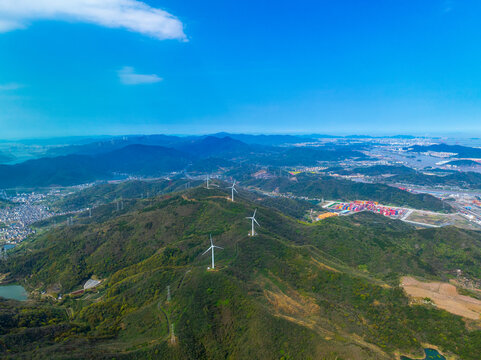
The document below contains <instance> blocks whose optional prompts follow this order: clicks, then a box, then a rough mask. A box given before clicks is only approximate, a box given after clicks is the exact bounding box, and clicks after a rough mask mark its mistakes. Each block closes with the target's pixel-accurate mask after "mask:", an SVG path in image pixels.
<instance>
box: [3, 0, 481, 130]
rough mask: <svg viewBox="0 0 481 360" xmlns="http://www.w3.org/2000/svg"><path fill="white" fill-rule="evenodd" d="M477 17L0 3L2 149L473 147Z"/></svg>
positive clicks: (178, 4)
mask: <svg viewBox="0 0 481 360" xmlns="http://www.w3.org/2000/svg"><path fill="white" fill-rule="evenodd" d="M62 3H69V6H67V7H65V6H64V5H62ZM96 4H97V5H96ZM480 16H481V3H480V2H479V1H474V0H465V1H456V0H453V1H446V0H426V1H410V0H398V1H394V0H384V1H370V2H361V1H345V0H336V1H322V0H317V1H314V0H312V1H311V0H304V1H282V0H277V1H263V0H256V1H251V0H244V1H225V0H204V1H182V0H176V1H174V0H155V1H154V0H145V1H142V2H141V1H137V0H109V1H104V0H69V2H63V1H58V0H2V1H1V3H0V138H24V137H37V136H39V137H40V136H41V137H45V136H65V135H89V134H90V135H93V134H134V133H135V134H139V133H177V134H178V133H185V134H193V133H209V132H217V131H232V132H250V133H261V132H264V133H287V132H295V133H313V132H316V133H331V134H332V133H339V134H346V133H371V134H392V133H416V134H441V133H447V132H450V133H453V132H459V133H464V134H470V135H473V136H480V135H481V42H480V40H479V39H480V38H481V27H480V26H479V18H480Z"/></svg>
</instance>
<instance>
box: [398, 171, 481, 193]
mask: <svg viewBox="0 0 481 360" xmlns="http://www.w3.org/2000/svg"><path fill="white" fill-rule="evenodd" d="M389 181H393V182H398V183H408V184H415V185H424V186H450V187H457V188H462V189H481V174H480V173H475V172H453V173H450V174H447V175H425V174H422V173H413V174H406V175H399V176H395V177H392V178H390V179H389Z"/></svg>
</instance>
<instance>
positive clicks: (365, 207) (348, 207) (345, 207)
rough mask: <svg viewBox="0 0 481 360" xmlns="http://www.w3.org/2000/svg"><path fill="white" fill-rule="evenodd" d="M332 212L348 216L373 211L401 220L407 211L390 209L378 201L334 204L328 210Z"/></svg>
mask: <svg viewBox="0 0 481 360" xmlns="http://www.w3.org/2000/svg"><path fill="white" fill-rule="evenodd" d="M328 209H329V210H331V211H336V212H339V213H340V214H341V215H347V214H349V213H351V212H359V211H371V212H374V213H377V214H381V215H384V216H389V217H392V218H400V217H402V216H403V215H405V214H406V212H407V210H406V209H403V208H396V207H389V206H384V205H379V203H377V202H376V201H361V200H356V201H353V202H349V203H343V202H338V203H333V204H331V205H330V206H329V208H328Z"/></svg>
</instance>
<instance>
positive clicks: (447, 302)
mask: <svg viewBox="0 0 481 360" xmlns="http://www.w3.org/2000/svg"><path fill="white" fill-rule="evenodd" d="M401 286H402V287H403V288H404V290H405V291H406V293H407V294H408V295H409V296H411V297H412V298H414V299H415V300H416V301H419V300H420V301H422V300H423V299H424V298H429V299H431V301H432V302H433V303H434V304H435V305H436V306H437V307H438V308H440V309H444V310H446V311H448V312H450V313H452V314H455V315H459V316H462V317H464V318H467V319H471V320H479V319H480V315H481V301H480V300H477V299H474V298H472V297H469V296H465V295H460V294H458V290H457V289H456V287H455V286H454V285H452V284H449V283H442V282H421V281H418V280H416V279H414V278H412V277H409V276H405V277H403V278H402V279H401Z"/></svg>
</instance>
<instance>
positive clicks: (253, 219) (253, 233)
mask: <svg viewBox="0 0 481 360" xmlns="http://www.w3.org/2000/svg"><path fill="white" fill-rule="evenodd" d="M256 212H257V209H255V210H254V214H253V215H252V216H247V217H246V219H250V220H251V221H252V232H251V233H250V236H256V232H255V229H254V223H256V224H257V225H259V226H261V225H260V224H259V223H258V222H257V220H256Z"/></svg>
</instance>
